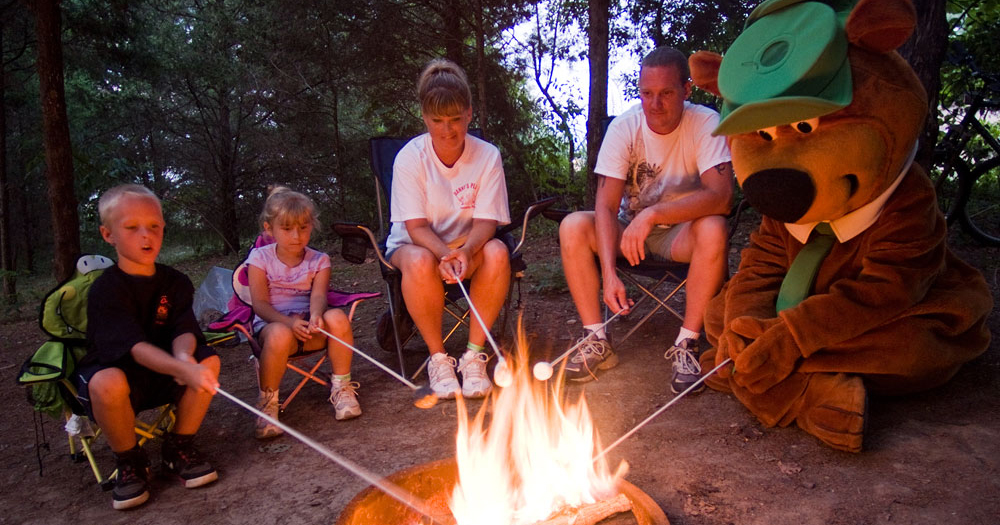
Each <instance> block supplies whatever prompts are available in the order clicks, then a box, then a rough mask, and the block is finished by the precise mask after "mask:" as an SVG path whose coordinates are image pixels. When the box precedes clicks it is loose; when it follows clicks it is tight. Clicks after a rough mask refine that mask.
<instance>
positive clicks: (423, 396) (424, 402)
mask: <svg viewBox="0 0 1000 525" xmlns="http://www.w3.org/2000/svg"><path fill="white" fill-rule="evenodd" d="M316 330H318V331H319V332H320V333H321V334H323V335H325V336H327V337H329V338H330V339H333V340H334V341H336V342H338V343H340V344H342V345H344V346H346V347H347V348H350V349H351V350H353V351H354V353H356V354H358V355H360V356H361V357H364V358H365V359H367V360H369V361H371V362H372V364H374V365H375V366H377V367H379V368H381V369H382V370H385V371H386V372H387V373H388V374H389V375H391V376H392V377H394V378H396V379H398V380H399V381H400V382H401V383H403V384H404V385H406V386H408V387H410V388H411V389H413V392H414V394H415V396H416V398H415V399H414V400H413V404H414V405H416V406H417V408H431V407H433V406H434V405H436V404H437V402H438V397H437V394H435V393H434V391H433V390H431V387H430V386H422V387H420V386H417V385H415V384H413V382H411V381H410V380H408V379H406V378H405V377H403V376H401V375H399V374H397V373H396V372H393V371H392V369H391V368H389V367H387V366H385V365H383V364H382V363H379V362H378V361H376V360H375V358H373V357H371V356H370V355H368V354H366V353H364V352H362V351H361V350H358V349H357V348H355V347H354V345H351V344H348V343H347V342H346V341H344V340H343V339H341V338H339V337H337V336H335V335H333V334H331V333H330V332H327V331H326V330H324V329H322V328H316Z"/></svg>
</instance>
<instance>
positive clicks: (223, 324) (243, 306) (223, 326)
mask: <svg viewBox="0 0 1000 525" xmlns="http://www.w3.org/2000/svg"><path fill="white" fill-rule="evenodd" d="M273 242H274V240H273V239H270V238H268V237H265V236H264V235H263V234H261V235H259V236H257V239H256V240H255V241H254V244H253V246H251V247H250V250H253V249H254V248H258V247H260V246H265V245H267V244H271V243H273ZM250 250H247V256H249V253H250ZM248 271H249V270H248V265H247V262H246V260H244V261H243V262H242V263H241V264H240V265H239V266H238V267H237V268H236V270H235V271H234V272H233V280H232V282H233V296H232V297H231V298H230V299H229V304H228V311H227V312H226V313H225V315H223V316H222V317H221V318H220V319H218V320H216V321H213V322H212V323H209V325H208V328H209V329H210V330H213V331H221V332H223V333H231V334H236V333H239V334H241V335H242V336H243V337H242V338H243V339H245V340H246V341H247V344H249V345H250V350H251V355H250V360H251V361H253V364H254V371H255V372H259V370H258V367H259V365H260V361H259V360H260V355H261V347H260V344H259V342H258V341H257V339H256V338H255V337H254V336H253V333H252V329H251V328H250V327H251V326H252V324H253V319H254V313H253V308H252V307H251V302H252V301H251V298H250V277H249V273H248ZM380 295H382V294H380V293H348V292H342V291H339V290H334V289H332V288H331V289H330V290H329V292H327V295H326V299H327V303H328V304H329V305H330V306H331V307H334V308H343V307H347V306H350V310H349V313H348V315H347V317H348V320H351V321H353V320H354V311H355V309H356V308H357V307H358V305H359V304H361V301H364V300H365V299H370V298H373V297H378V296H380ZM310 361H312V362H311V363H310ZM324 362H326V347H325V346H324V347H323V348H319V349H317V350H309V351H305V352H300V353H297V354H295V355H292V356H289V358H288V362H287V363H286V364H285V368H286V369H288V370H291V371H292V372H295V373H296V374H299V375H300V376H302V377H301V378H300V379H299V382H298V384H296V385H295V388H294V389H292V392H291V393H290V394H288V396H287V397H286V398H285V399H284V401H282V402H281V403H280V404H279V405H278V408H279V410H280V411H282V412H284V411H285V408H287V407H288V405H289V404H290V403H291V402H292V400H293V399H295V396H297V395H298V393H299V391H301V390H302V387H304V386H305V385H306V384H307V383H308V382H310V381H313V382H315V383H318V384H320V385H323V386H324V387H327V386H328V385H329V383H328V382H327V380H326V379H325V378H324V377H321V376H319V375H317V371H318V370H319V369H320V367H321V366H322V365H323V363H324ZM257 377H258V378H259V377H260V375H259V374H258V375H257ZM258 386H259V385H258Z"/></svg>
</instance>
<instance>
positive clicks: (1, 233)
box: [0, 23, 17, 304]
mask: <svg viewBox="0 0 1000 525" xmlns="http://www.w3.org/2000/svg"><path fill="white" fill-rule="evenodd" d="M0 49H3V23H0ZM6 77H7V75H6V70H5V69H4V68H3V64H2V63H0V270H2V271H3V297H4V300H5V302H6V303H7V304H11V303H13V302H14V301H15V300H16V299H17V278H16V274H15V273H14V270H16V268H15V267H14V257H13V243H12V242H11V239H10V194H9V193H8V192H7V189H8V180H7V99H6V92H5V91H4V86H5V85H6V82H7V78H6Z"/></svg>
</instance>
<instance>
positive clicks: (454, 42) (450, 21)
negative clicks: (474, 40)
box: [441, 1, 465, 69]
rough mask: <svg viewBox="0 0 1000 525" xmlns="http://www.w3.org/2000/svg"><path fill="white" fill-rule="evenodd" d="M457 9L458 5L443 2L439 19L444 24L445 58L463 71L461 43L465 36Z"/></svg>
mask: <svg viewBox="0 0 1000 525" xmlns="http://www.w3.org/2000/svg"><path fill="white" fill-rule="evenodd" d="M458 9H459V5H458V4H456V3H453V2H451V1H446V2H443V3H442V5H441V17H442V22H443V23H444V47H445V57H447V58H448V60H451V61H452V62H454V63H456V64H458V65H459V66H461V67H463V69H464V66H462V41H463V40H464V39H465V35H463V34H462V19H461V16H460V15H459V13H458Z"/></svg>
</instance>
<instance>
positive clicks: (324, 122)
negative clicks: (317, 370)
mask: <svg viewBox="0 0 1000 525" xmlns="http://www.w3.org/2000/svg"><path fill="white" fill-rule="evenodd" d="M758 3H759V2H758V1H756V0H754V1H750V2H745V1H735V0H722V1H711V2H709V1H702V0H674V1H665V2H658V1H655V0H620V1H613V0H592V1H589V2H585V1H580V0H541V1H539V0H535V1H527V0H509V1H508V0H335V1H317V0H160V1H152V0H128V1H126V0H109V1H98V0H63V1H58V0H0V47H2V70H0V280H2V295H0V297H2V299H0V304H2V307H3V317H4V318H5V319H8V320H10V319H12V318H15V317H21V316H25V315H34V312H35V305H37V304H38V300H39V298H40V296H41V294H42V293H44V291H45V290H46V289H47V288H48V287H49V286H51V283H53V282H54V280H61V279H62V278H64V277H66V276H68V275H69V273H71V272H72V265H73V263H74V262H75V259H76V257H77V255H78V254H80V253H107V250H108V248H107V247H106V246H103V243H102V242H101V241H100V238H99V235H98V233H97V222H98V221H97V212H96V202H97V197H98V196H99V195H100V193H101V192H102V191H103V190H105V189H107V188H108V187H111V186H113V185H115V184H119V183H124V182H136V183H140V184H144V185H146V186H148V187H150V188H151V189H153V191H154V192H156V193H157V194H158V195H159V196H160V197H161V198H162V199H163V202H164V210H165V214H166V216H167V223H168V224H169V225H170V231H169V241H168V243H167V245H166V248H167V249H166V250H165V253H164V257H165V259H166V260H167V261H168V262H174V261H178V260H181V259H184V258H193V257H201V256H205V255H207V254H216V253H230V252H239V251H242V247H243V246H245V245H246V244H247V243H248V242H249V241H250V240H252V238H253V236H254V235H256V233H257V231H258V230H257V223H256V215H257V213H258V210H259V209H260V207H261V204H262V201H263V199H264V197H265V193H266V188H267V186H268V185H270V184H276V183H277V184H285V185H288V186H291V187H293V188H295V189H298V190H301V191H304V192H306V193H308V194H310V195H311V196H312V197H313V198H314V200H315V201H316V202H317V203H318V205H319V206H320V208H321V213H322V216H323V220H324V222H325V223H326V224H330V223H332V222H334V221H340V220H347V221H355V222H361V223H365V224H368V225H374V224H376V223H377V220H378V218H377V216H376V204H375V199H374V188H373V183H372V179H371V175H370V173H371V172H370V168H369V160H368V139H369V138H370V137H373V136H378V135H410V134H416V133H419V132H421V131H422V122H421V120H420V116H419V110H418V107H417V104H416V101H415V94H414V85H415V80H416V78H417V75H418V73H419V71H420V69H421V68H422V67H423V66H424V65H425V64H426V63H427V61H428V60H430V59H431V58H434V57H439V56H444V57H447V58H449V59H451V60H453V61H455V62H457V63H458V64H460V65H461V66H462V67H464V68H465V69H466V71H467V72H468V74H469V78H470V82H471V84H472V86H473V99H474V108H475V120H474V123H473V126H474V127H479V128H481V129H483V131H484V134H485V136H486V137H487V138H488V140H490V141H491V142H494V143H495V144H496V145H497V146H498V147H499V148H500V150H501V152H502V154H503V158H504V161H505V170H506V174H507V181H508V189H509V192H510V197H511V207H512V209H513V210H518V209H523V207H524V206H526V205H527V204H528V203H530V202H532V201H534V200H536V199H537V198H540V197H543V196H549V195H559V196H561V197H562V199H563V202H562V205H564V206H566V207H570V208H574V207H581V206H587V205H588V204H590V203H589V199H590V198H591V196H592V195H593V187H594V179H593V173H592V169H591V167H592V166H593V163H594V160H595V157H596V150H597V147H596V146H597V144H598V143H599V140H600V137H599V133H598V130H599V123H600V121H601V119H602V118H604V117H605V116H606V115H607V113H608V109H607V108H608V105H607V104H608V102H607V101H608V85H609V80H612V81H614V82H616V83H618V84H620V85H625V86H626V89H625V91H626V92H627V93H626V95H632V94H634V82H635V73H634V70H635V67H634V65H633V66H630V67H625V68H622V69H621V70H623V71H630V73H626V74H624V76H623V77H622V78H611V79H609V70H614V69H613V68H611V67H609V66H612V65H613V64H612V63H611V60H612V58H614V59H615V60H619V61H621V62H622V63H624V64H626V65H632V64H637V63H638V61H639V58H640V57H641V56H642V55H644V54H645V53H646V52H648V51H649V50H650V49H652V48H653V47H655V46H658V45H662V44H669V45H673V46H675V47H677V48H679V49H681V50H683V51H685V52H687V53H690V52H693V51H696V50H699V49H709V50H714V51H717V52H723V51H725V50H726V48H727V47H728V45H729V44H730V43H731V42H732V41H733V40H734V39H735V37H736V36H737V35H738V34H739V31H740V30H741V28H742V25H743V22H744V20H745V19H746V15H747V14H748V13H749V12H750V10H752V8H753V7H755V6H756V5H757V4H758ZM914 3H915V6H916V8H917V12H918V19H919V20H918V28H917V31H916V32H915V34H914V36H913V37H912V38H911V40H910V41H909V42H908V43H907V45H906V46H905V47H904V48H903V49H902V50H901V51H902V52H903V54H904V56H905V57H907V58H908V60H910V62H911V64H913V66H914V68H915V69H916V70H917V72H918V74H919V75H920V76H921V79H922V80H923V81H924V83H925V85H926V86H927V88H928V92H929V93H931V94H932V102H931V108H932V109H933V111H932V112H931V115H930V117H929V119H928V124H927V128H926V133H925V137H924V140H923V142H922V153H921V155H922V156H923V158H925V159H926V156H927V155H929V152H930V151H932V149H933V145H934V143H935V141H936V140H937V138H938V129H939V119H940V115H947V114H948V113H950V112H951V111H952V110H953V109H954V108H955V107H956V103H957V102H956V101H957V97H958V95H959V94H961V93H962V92H963V91H964V90H965V88H966V87H967V84H968V82H970V81H971V80H970V77H969V75H968V74H967V73H968V71H967V70H966V69H965V68H964V66H963V65H962V63H961V61H958V60H954V59H949V58H948V55H947V53H948V50H949V49H952V48H953V46H952V45H950V44H954V43H956V42H958V43H961V44H962V45H963V47H964V49H967V50H969V51H970V52H971V53H972V54H973V55H974V57H975V60H976V61H977V63H978V65H979V66H980V68H981V69H984V70H987V71H993V72H996V71H1000V49H998V47H1000V44H998V42H997V40H996V38H995V35H997V34H1000V1H995V0H981V1H976V0H961V1H959V0H956V1H947V0H915V2H914ZM573 64H575V65H576V67H577V70H586V71H588V75H586V76H579V75H567V74H566V73H565V72H566V66H567V65H573ZM582 82H587V84H588V85H587V86H581V85H580V84H581V83H582ZM629 86H631V87H629ZM581 93H586V99H584V96H583V95H581ZM626 98H628V96H627V97H626ZM695 99H696V101H699V102H707V103H712V102H713V101H712V100H711V98H710V97H709V96H708V95H706V94H705V93H701V92H699V93H698V94H697V95H696V97H695ZM581 121H583V122H585V123H586V125H585V126H581ZM581 127H585V129H586V130H587V131H586V136H585V137H581V136H579V133H578V132H577V131H576V130H578V129H581ZM925 165H926V163H925ZM994 176H995V174H994ZM320 234H321V235H324V236H326V235H332V234H327V232H326V230H324V231H323V232H320ZM39 283H45V284H39Z"/></svg>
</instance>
